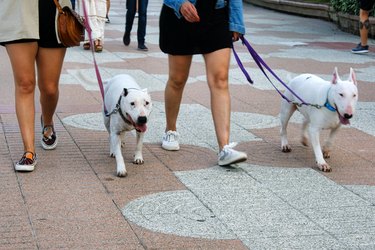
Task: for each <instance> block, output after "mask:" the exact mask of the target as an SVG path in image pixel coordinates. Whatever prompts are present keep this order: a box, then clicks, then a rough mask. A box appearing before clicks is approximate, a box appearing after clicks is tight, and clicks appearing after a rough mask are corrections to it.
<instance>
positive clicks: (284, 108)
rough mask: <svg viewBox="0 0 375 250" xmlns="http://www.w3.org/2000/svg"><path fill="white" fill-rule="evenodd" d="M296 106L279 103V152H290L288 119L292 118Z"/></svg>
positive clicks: (283, 102) (285, 102)
mask: <svg viewBox="0 0 375 250" xmlns="http://www.w3.org/2000/svg"><path fill="white" fill-rule="evenodd" d="M296 109H297V108H296V106H295V105H293V104H290V103H288V102H287V101H286V100H282V101H281V111H280V122H281V129H280V136H281V151H283V152H290V151H292V148H291V147H290V146H289V144H288V137H287V127H288V122H289V120H290V117H292V115H293V113H294V111H296Z"/></svg>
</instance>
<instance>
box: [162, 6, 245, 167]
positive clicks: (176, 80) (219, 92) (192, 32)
mask: <svg viewBox="0 0 375 250" xmlns="http://www.w3.org/2000/svg"><path fill="white" fill-rule="evenodd" d="M242 11H243V6H242V0H230V1H224V0H189V1H173V0H164V4H163V7H162V10H161V14H160V24H159V28H160V37H159V44H160V49H161V50H162V51H163V52H164V53H167V54H168V65H169V77H168V81H167V85H166V87H165V92H164V100H165V113H166V129H165V134H164V136H163V138H162V148H163V149H165V150H179V149H180V145H179V141H178V139H179V134H178V132H177V128H176V121H177V116H178V113H179V109H180V105H181V99H182V93H183V90H184V87H185V85H186V81H187V79H188V76H189V70H190V66H191V62H192V57H193V55H195V54H202V55H203V58H204V62H205V66H206V76H207V83H208V87H209V90H210V96H211V113H212V117H213V122H214V127H215V133H216V138H217V141H218V144H219V153H218V164H219V165H220V166H224V165H230V164H234V163H238V162H242V161H245V160H246V159H247V155H246V153H244V152H240V151H236V150H234V149H233V147H234V146H235V145H236V144H235V143H229V132H230V114H231V110H230V94H229V86H228V73H229V63H230V55H231V47H232V42H233V41H237V40H238V39H239V36H240V35H241V34H245V26H244V22H243V13H242Z"/></svg>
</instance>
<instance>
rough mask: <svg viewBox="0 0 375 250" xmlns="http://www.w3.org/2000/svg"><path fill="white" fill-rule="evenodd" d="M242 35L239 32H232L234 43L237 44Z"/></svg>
mask: <svg viewBox="0 0 375 250" xmlns="http://www.w3.org/2000/svg"><path fill="white" fill-rule="evenodd" d="M240 36H241V34H240V33H238V32H235V31H233V32H232V41H233V42H237V41H238V40H239V39H240Z"/></svg>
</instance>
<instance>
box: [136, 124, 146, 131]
mask: <svg viewBox="0 0 375 250" xmlns="http://www.w3.org/2000/svg"><path fill="white" fill-rule="evenodd" d="M135 129H136V130H137V131H139V132H146V130H147V125H146V124H136V125H135Z"/></svg>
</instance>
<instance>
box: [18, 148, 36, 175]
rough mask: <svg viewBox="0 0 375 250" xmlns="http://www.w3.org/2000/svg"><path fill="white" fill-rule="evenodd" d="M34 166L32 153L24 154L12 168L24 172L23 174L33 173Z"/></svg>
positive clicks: (34, 157) (33, 154) (34, 158)
mask: <svg viewBox="0 0 375 250" xmlns="http://www.w3.org/2000/svg"><path fill="white" fill-rule="evenodd" d="M35 165H36V155H35V153H33V152H29V151H27V152H25V153H24V154H23V156H22V158H21V160H19V161H18V162H17V163H16V166H15V167H14V168H15V169H16V171H24V172H31V171H34V168H35Z"/></svg>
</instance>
